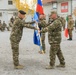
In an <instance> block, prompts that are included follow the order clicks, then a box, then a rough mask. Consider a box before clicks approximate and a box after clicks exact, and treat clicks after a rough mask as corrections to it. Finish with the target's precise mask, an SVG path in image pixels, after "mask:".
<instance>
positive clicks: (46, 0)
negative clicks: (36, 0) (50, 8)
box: [42, 0, 56, 4]
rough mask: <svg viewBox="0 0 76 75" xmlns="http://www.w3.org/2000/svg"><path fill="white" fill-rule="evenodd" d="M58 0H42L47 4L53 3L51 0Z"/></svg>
mask: <svg viewBox="0 0 76 75" xmlns="http://www.w3.org/2000/svg"><path fill="white" fill-rule="evenodd" d="M54 1H56V0H42V2H43V4H46V3H51V2H54Z"/></svg>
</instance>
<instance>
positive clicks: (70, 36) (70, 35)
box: [68, 29, 72, 39]
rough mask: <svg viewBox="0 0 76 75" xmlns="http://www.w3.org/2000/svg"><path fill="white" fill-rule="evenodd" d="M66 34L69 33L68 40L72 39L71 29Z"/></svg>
mask: <svg viewBox="0 0 76 75" xmlns="http://www.w3.org/2000/svg"><path fill="white" fill-rule="evenodd" d="M68 33H69V38H71V39H72V29H68Z"/></svg>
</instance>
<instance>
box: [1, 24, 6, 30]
mask: <svg viewBox="0 0 76 75" xmlns="http://www.w3.org/2000/svg"><path fill="white" fill-rule="evenodd" d="M6 27H7V24H6V23H3V25H2V30H3V31H4V30H5V28H6Z"/></svg>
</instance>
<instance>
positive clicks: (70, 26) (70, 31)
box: [68, 15, 74, 40]
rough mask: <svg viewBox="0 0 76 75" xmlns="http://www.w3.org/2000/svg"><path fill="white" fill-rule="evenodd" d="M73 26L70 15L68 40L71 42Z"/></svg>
mask: <svg viewBox="0 0 76 75" xmlns="http://www.w3.org/2000/svg"><path fill="white" fill-rule="evenodd" d="M73 25H74V20H73V18H72V16H71V15H69V16H68V32H69V39H68V40H72V31H73Z"/></svg>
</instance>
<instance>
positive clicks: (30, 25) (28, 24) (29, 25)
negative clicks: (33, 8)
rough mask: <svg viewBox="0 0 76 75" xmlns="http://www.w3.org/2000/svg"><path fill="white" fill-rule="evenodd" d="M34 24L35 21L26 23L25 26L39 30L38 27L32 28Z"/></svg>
mask: <svg viewBox="0 0 76 75" xmlns="http://www.w3.org/2000/svg"><path fill="white" fill-rule="evenodd" d="M33 23H35V21H33V22H25V23H24V24H23V26H24V27H26V28H30V29H36V30H37V28H36V27H34V26H32V24H33Z"/></svg>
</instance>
